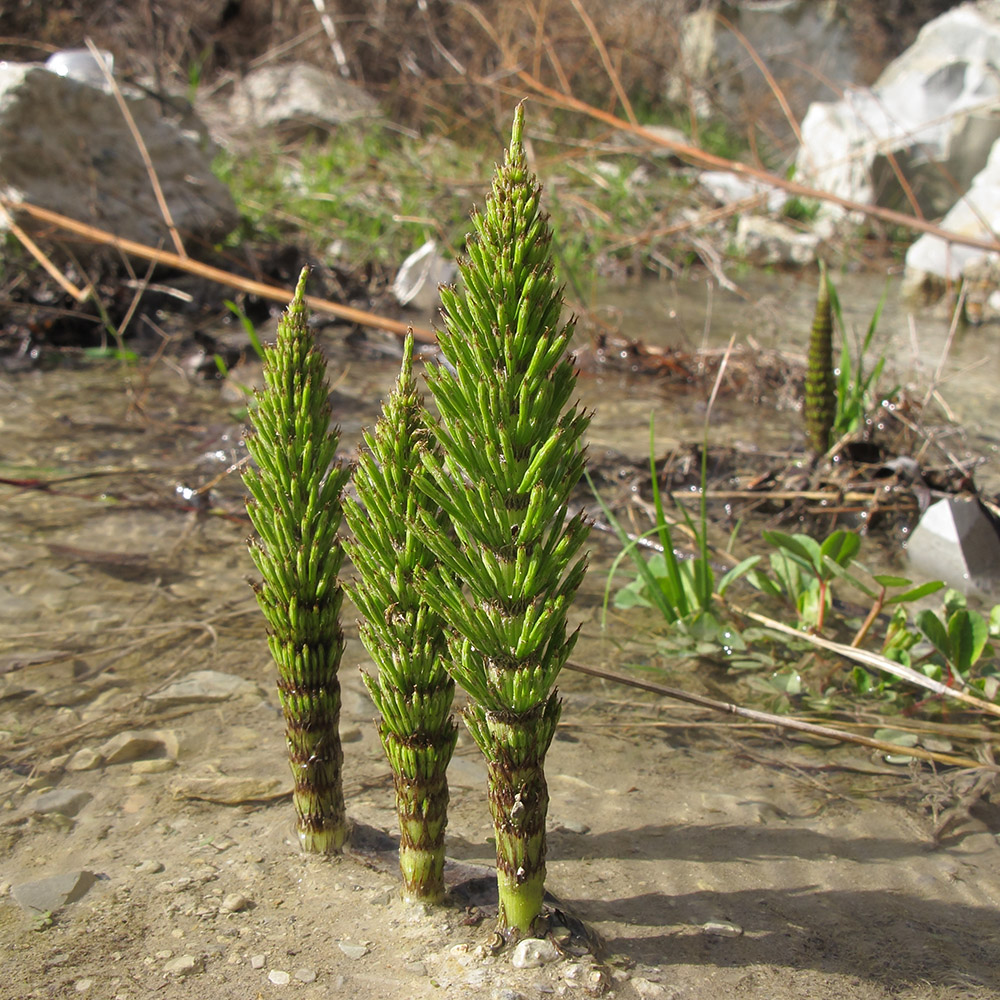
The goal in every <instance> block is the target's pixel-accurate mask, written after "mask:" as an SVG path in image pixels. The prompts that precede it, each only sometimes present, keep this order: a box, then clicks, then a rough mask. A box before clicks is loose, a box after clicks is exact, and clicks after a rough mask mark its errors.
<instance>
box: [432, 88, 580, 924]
mask: <svg viewBox="0 0 1000 1000" xmlns="http://www.w3.org/2000/svg"><path fill="white" fill-rule="evenodd" d="M523 128H524V115H523V109H522V108H520V107H518V109H517V110H516V112H515V116H514V125H513V130H512V135H511V143H510V148H509V150H508V152H507V155H506V157H505V160H504V163H503V165H502V166H500V167H499V168H498V169H497V173H496V177H495V179H494V182H493V187H492V190H491V193H490V196H489V197H488V199H487V202H486V207H485V210H484V212H483V213H482V214H481V215H480V214H474V215H473V225H474V227H475V233H474V234H473V237H472V238H471V239H470V242H469V246H468V255H469V256H468V259H467V260H465V261H463V262H461V264H460V271H461V275H462V284H463V290H462V291H458V290H456V289H455V288H444V289H442V291H441V301H442V304H443V307H444V309H443V314H444V319H445V330H444V331H442V332H441V333H440V334H439V337H438V341H439V344H440V347H441V353H442V354H443V356H444V358H445V360H446V362H447V364H444V365H437V366H428V371H427V382H428V385H429V386H430V389H431V392H432V393H433V395H434V399H435V402H436V403H437V411H438V418H437V419H435V420H433V421H432V423H431V426H432V429H433V432H434V436H435V438H436V439H437V441H438V443H439V445H440V447H441V454H440V455H439V454H437V453H436V452H432V451H429V450H428V451H426V452H425V453H424V468H425V469H426V471H427V474H428V475H427V477H426V478H425V479H424V480H422V482H421V489H423V490H425V491H426V492H427V494H428V497H429V499H430V501H431V502H432V504H433V505H435V506H437V507H440V508H441V509H442V510H443V511H444V512H445V513H446V514H447V516H448V520H449V522H450V527H451V529H452V530H451V531H450V532H445V531H442V530H441V527H440V524H439V523H438V522H437V521H435V520H432V519H431V518H429V517H428V516H427V515H426V514H421V518H420V524H421V526H422V533H423V537H424V538H425V539H426V541H427V544H428V546H429V547H430V548H431V549H432V551H433V553H434V555H435V556H436V557H437V560H438V563H437V568H436V569H435V568H429V569H428V571H427V572H426V573H425V576H424V580H425V583H424V592H425V596H426V599H427V602H428V604H429V605H430V606H431V608H433V609H434V610H435V612H437V613H438V614H439V615H440V616H441V617H442V618H443V619H445V620H446V621H447V622H448V624H449V626H450V628H451V636H450V638H449V661H448V662H449V669H450V670H451V672H452V675H453V676H454V677H455V679H456V680H457V681H458V683H459V684H461V685H462V686H463V687H464V688H465V690H466V691H467V692H468V693H469V695H470V696H471V697H472V699H473V704H472V706H471V707H470V708H469V709H468V711H467V712H466V716H465V718H466V723H467V725H468V727H469V730H470V732H471V733H472V736H473V737H474V738H475V740H476V742H477V744H478V745H479V747H480V749H481V750H482V751H483V753H484V755H485V756H486V762H487V767H488V771H489V781H490V789H489V793H490V804H491V809H492V811H493V818H494V823H495V824H496V833H497V869H498V879H499V888H500V929H501V931H502V932H507V931H517V932H519V933H522V934H530V933H531V932H532V928H533V925H534V924H535V921H536V919H537V917H538V916H539V914H540V911H541V903H542V891H543V885H544V878H545V861H544V859H545V836H544V830H545V812H546V808H547V803H548V794H547V792H546V790H545V778H544V774H543V764H544V759H545V753H546V751H547V749H548V746H549V743H550V741H551V739H552V733H553V732H554V731H555V725H556V722H557V720H558V716H559V701H558V697H557V696H556V694H555V692H554V690H553V685H554V683H555V680H556V677H557V675H558V673H559V671H560V669H561V668H562V666H563V664H564V663H565V662H566V659H567V658H568V656H569V654H570V651H571V650H572V648H573V645H574V643H575V640H576V634H575V633H573V634H569V635H568V634H567V625H566V616H567V612H568V610H569V607H570V604H571V603H572V601H573V597H574V595H575V593H576V590H577V588H578V587H579V585H580V582H581V580H582V579H583V575H584V572H585V568H586V557H585V556H581V555H580V549H581V546H582V545H583V543H584V541H585V539H586V537H587V534H588V531H589V525H588V523H587V522H586V520H585V519H584V517H583V515H582V514H578V515H576V516H574V517H569V515H568V505H569V497H570V493H571V491H572V489H573V488H574V486H575V485H576V484H577V482H578V481H579V479H580V477H581V476H582V474H583V468H584V461H585V459H584V452H583V448H582V446H581V437H582V435H583V433H584V430H585V429H586V427H587V424H588V422H589V415H588V414H586V413H585V412H583V411H582V410H580V409H579V408H578V407H577V406H576V405H575V404H574V403H572V402H571V400H572V395H573V393H574V391H575V386H576V373H575V371H574V369H573V365H572V362H571V361H570V359H569V358H568V357H567V356H566V348H567V346H568V343H569V340H570V337H571V336H572V332H573V328H572V324H563V323H562V308H563V302H562V294H561V290H560V289H559V287H558V286H557V285H556V281H555V278H554V276H553V272H552V264H551V256H552V255H551V232H550V230H549V227H548V224H547V219H546V217H545V215H544V214H543V213H542V212H541V209H540V201H541V190H540V188H539V186H538V184H537V181H536V179H535V177H534V176H533V175H532V173H531V172H530V171H529V170H528V166H527V162H526V158H525V152H524V146H523V144H522V132H523ZM428 419H430V418H428Z"/></svg>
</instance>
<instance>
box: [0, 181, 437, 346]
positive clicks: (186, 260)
mask: <svg viewBox="0 0 1000 1000" xmlns="http://www.w3.org/2000/svg"><path fill="white" fill-rule="evenodd" d="M0 206H2V207H3V208H4V209H6V210H7V211H18V212H24V213H25V214H26V215H30V216H31V217H32V218H33V219H37V220H38V221H39V222H46V223H48V224H50V225H53V226H56V227H57V228H59V229H62V230H65V231H66V232H69V233H74V234H75V235H77V236H81V237H83V238H84V239H85V240H89V241H90V242H91V243H99V244H101V245H102V246H109V247H114V248H115V249H117V250H119V251H120V252H121V253H122V254H131V255H132V256H134V257H140V258H142V259H143V260H150V261H154V262H155V263H157V264H164V265H166V266H167V267H174V268H177V270H179V271H187V272H188V273H189V274H196V275H198V276H199V277H201V278H205V279H206V280H207V281H213V282H215V283H216V284H219V285H225V286H226V287H227V288H235V289H237V290H238V291H241V292H246V293H247V294H249V295H256V296H258V297H260V298H262V299H267V300H268V301H270V302H281V303H283V304H287V303H288V301H289V299H290V298H291V297H292V291H291V290H289V289H287V288H279V287H278V286H276V285H268V284H265V283H264V282H262V281H253V280H252V279H250V278H244V277H242V276H241V275H238V274H233V273H232V272H230V271H224V270H223V269H222V268H220V267H213V266H212V265H211V264H203V263H201V262H200V261H197V260H193V259H192V258H190V257H181V256H180V255H179V254H175V253H170V252H169V251H168V250H158V249H157V248H156V247H148V246H146V245H145V244H144V243H138V242H136V241H135V240H127V239H124V238H123V237H121V236H115V235H114V234H113V233H109V232H107V230H104V229H98V228H97V227H96V226H91V225H89V224H88V223H86V222H80V221H79V220H77V219H71V218H70V217H69V216H67V215H61V214H60V213H59V212H53V211H51V209H47V208H42V207H41V206H39V205H32V204H31V203H30V202H26V201H21V202H13V201H10V200H9V199H6V198H3V197H0ZM306 303H307V305H308V306H309V308H310V309H313V310H315V311H316V312H321V313H326V314H327V315H330V316H337V317H338V318H340V319H344V320H347V321H348V322H350V323H357V324H358V325H359V326H367V327H373V328H375V329H378V330H387V331H388V332H389V333H394V334H396V335H397V336H400V337H402V336H405V334H406V332H407V330H412V331H413V337H414V339H415V340H419V341H420V342H421V343H424V344H433V343H436V342H437V336H436V334H435V333H434V331H433V330H430V329H427V328H426V327H421V326H412V325H411V324H409V323H403V322H401V321H400V320H395V319H390V318H389V317H387V316H377V315H376V314H375V313H370V312H365V311H364V310H363V309H354V308H353V307H351V306H344V305H341V304H340V303H338V302H331V301H330V300H329V299H321V298H317V297H316V296H314V295H309V296H307V297H306Z"/></svg>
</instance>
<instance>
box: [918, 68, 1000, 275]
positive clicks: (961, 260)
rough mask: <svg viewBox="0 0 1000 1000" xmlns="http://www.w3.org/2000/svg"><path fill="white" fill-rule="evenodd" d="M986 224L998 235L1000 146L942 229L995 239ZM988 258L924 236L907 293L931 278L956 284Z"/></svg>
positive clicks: (980, 237)
mask: <svg viewBox="0 0 1000 1000" xmlns="http://www.w3.org/2000/svg"><path fill="white" fill-rule="evenodd" d="M998 72H1000V68H998ZM983 221H985V222H986V223H987V224H988V225H989V226H990V230H992V231H994V232H995V231H996V227H997V226H998V225H1000V143H998V144H996V145H995V146H994V147H993V150H992V151H991V152H990V155H989V158H988V159H987V161H986V165H985V166H984V167H983V169H982V170H981V171H980V172H979V173H978V174H976V176H975V177H974V178H973V180H972V184H971V186H970V187H969V190H968V192H967V193H966V196H965V198H963V199H962V200H960V201H958V202H956V203H955V205H954V206H953V207H952V208H951V210H950V211H949V212H948V214H947V215H946V216H945V217H944V218H943V219H942V220H941V228H942V229H946V230H948V232H951V233H957V234H958V235H960V236H972V237H975V238H976V239H982V240H986V239H991V238H992V235H991V232H990V230H988V229H987V228H986V227H985V226H984V225H983ZM986 257H987V254H986V252H985V251H983V250H979V249H977V248H976V247H965V246H959V245H958V244H955V243H951V242H947V243H946V242H945V241H944V240H942V239H941V238H940V237H939V236H933V235H931V234H930V233H924V234H923V236H921V237H920V238H919V239H918V240H916V241H915V242H914V243H913V244H912V245H911V246H910V248H909V249H908V250H907V251H906V273H905V276H904V278H903V285H904V287H903V292H904V294H908V293H912V292H913V291H915V290H916V289H917V288H918V287H919V286H921V285H922V284H923V283H924V282H925V281H926V279H927V277H928V276H932V277H934V278H937V279H942V280H944V281H956V280H957V279H958V278H960V277H961V276H962V274H963V273H964V272H967V271H970V270H972V269H973V268H974V267H975V266H976V265H977V264H979V263H980V262H981V261H983V260H984V258H986Z"/></svg>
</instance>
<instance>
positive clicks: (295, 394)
mask: <svg viewBox="0 0 1000 1000" xmlns="http://www.w3.org/2000/svg"><path fill="white" fill-rule="evenodd" d="M307 275H308V269H305V268H304V269H303V271H302V274H301V276H300V277H299V282H298V286H297V288H296V290H295V297H294V298H293V299H292V302H291V304H290V305H289V307H288V309H287V311H286V312H285V314H284V316H282V318H281V320H280V321H279V323H278V334H277V340H276V342H275V344H274V346H273V347H268V348H266V349H265V355H264V383H265V387H264V389H263V391H262V392H260V393H258V394H257V406H256V407H255V408H254V409H253V410H252V411H251V414H250V425H251V433H249V434H247V438H246V444H247V450H248V451H249V453H250V455H251V457H252V458H253V460H254V462H255V463H256V465H255V467H254V468H249V469H247V471H246V472H245V473H244V475H243V480H244V482H245V484H246V487H247V489H248V490H249V492H250V500H249V501H248V503H247V510H248V512H249V514H250V521H251V523H252V524H253V526H254V528H255V529H256V532H257V537H256V538H255V539H252V540H251V542H250V553H251V555H252V557H253V560H254V563H255V564H256V566H257V569H258V570H259V571H260V575H261V577H262V581H261V582H260V583H259V584H258V585H256V586H255V588H254V589H255V591H256V594H257V601H258V603H259V605H260V608H261V610H262V611H263V613H264V617H265V619H266V620H267V623H268V645H269V646H270V649H271V655H272V656H273V658H274V662H275V664H276V666H277V668H278V696H279V698H280V700H281V707H282V711H283V713H284V718H285V738H286V743H287V746H288V759H289V763H290V765H291V769H292V777H293V780H294V790H293V795H292V801H293V803H294V806H295V812H296V816H297V821H298V822H297V826H298V835H299V842H300V844H301V846H302V849H303V850H305V851H309V852H312V853H330V852H333V851H337V850H339V849H340V848H341V847H342V846H343V844H344V841H345V840H346V839H347V829H348V828H347V818H346V814H345V809H344V795H343V778H342V775H341V769H342V763H343V752H342V750H341V744H340V733H339V722H340V683H339V681H338V679H337V671H338V669H339V667H340V659H341V656H342V655H343V651H344V636H343V632H342V631H341V628H340V606H341V602H342V600H343V592H342V590H341V588H340V586H339V583H338V574H339V572H340V564H341V561H342V559H343V551H342V548H341V545H340V541H339V539H338V537H337V531H338V529H339V527H340V523H341V520H342V511H341V493H342V491H343V488H344V485H345V483H346V481H347V479H348V477H349V475H350V472H349V470H348V469H345V468H342V467H341V466H340V465H339V464H337V463H335V461H334V456H335V454H336V451H337V444H338V441H339V434H338V431H337V430H336V429H331V427H330V416H331V413H330V403H329V390H328V387H327V382H326V362H325V361H324V359H323V356H322V354H321V353H320V352H319V350H318V349H317V347H316V344H315V342H314V339H313V336H312V333H311V332H310V330H309V327H308V324H307V319H308V314H307V310H306V306H305V301H304V299H305V285H306V277H307Z"/></svg>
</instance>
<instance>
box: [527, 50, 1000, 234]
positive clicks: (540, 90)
mask: <svg viewBox="0 0 1000 1000" xmlns="http://www.w3.org/2000/svg"><path fill="white" fill-rule="evenodd" d="M517 76H518V79H520V80H521V81H522V82H523V83H524V84H526V85H527V86H528V87H530V88H531V89H532V90H534V91H535V92H536V93H537V94H540V95H542V96H543V97H545V98H547V99H548V100H549V102H550V103H552V104H553V105H555V106H556V107H560V108H564V109H566V110H568V111H577V112H579V113H580V114H584V115H587V116H588V117H590V118H594V119H596V120H597V121H600V122H604V123H605V124H606V125H610V126H612V128H616V129H620V130H621V131H623V132H631V133H632V134H633V135H636V136H639V137H640V138H642V139H645V140H646V141H647V142H649V143H651V144H652V145H654V146H662V147H663V148H664V149H669V150H670V151H671V152H673V153H675V154H676V155H677V156H679V157H680V158H681V159H682V160H685V161H687V162H688V163H691V164H692V165H693V166H696V167H706V168H711V169H713V170H727V171H729V172H730V173H734V174H739V175H740V176H741V177H748V178H751V179H753V180H756V181H762V182H763V183H765V184H770V185H771V186H772V187H776V188H780V189H781V190H783V191H787V192H788V193H789V194H792V195H796V196H797V197H799V198H810V199H812V200H814V201H825V202H830V203H831V204H833V205H839V206H840V207H841V208H845V209H847V211H849V212H859V213H861V214H862V215H864V216H867V217H868V218H872V219H879V220H880V221H882V222H887V223H889V224H890V225H894V226H902V227H903V228H904V229H909V230H912V231H915V232H920V233H930V234H931V235H932V236H937V237H938V238H939V239H942V240H945V241H946V242H948V243H953V244H958V245H960V246H968V247H976V248H977V249H980V250H990V251H993V252H1000V242H998V241H997V240H993V239H982V238H980V237H976V236H966V235H964V234H962V233H956V232H952V231H951V230H949V229H943V228H942V227H941V226H938V225H935V224H934V223H933V222H928V221H927V220H926V219H920V218H918V217H917V216H915V215H907V214H906V213H905V212H897V211H895V210H893V209H891V208H882V207H881V206H879V205H867V204H864V203H863V202H860V201H854V200H852V199H850V198H842V197H840V196H839V195H835V194H831V193H830V192H829V191H822V190H820V189H819V188H813V187H809V186H808V185H806V184H799V183H797V182H796V181H792V180H788V179H787V178H785V177H782V176H781V175H780V174H772V173H770V172H769V171H767V170H764V169H762V168H760V167H752V166H749V165H748V164H746V163H740V162H738V161H737V160H729V159H726V158H725V157H724V156H716V155H715V154H714V153H706V152H705V151H704V150H703V149H699V148H698V147H697V146H691V145H688V144H687V143H683V142H675V141H673V140H672V139H667V138H665V137H663V136H662V135H659V134H658V133H656V132H654V131H652V130H650V129H647V128H643V127H642V126H641V125H633V124H632V123H631V122H629V121H626V120H625V119H623V118H619V117H618V116H617V115H614V114H612V113H611V112H609V111H602V110H601V109H600V108H595V107H594V106H593V105H592V104H587V102H586V101H581V100H579V99H578V98H576V97H573V96H572V95H570V94H562V93H560V92H559V91H558V90H554V89H553V88H552V87H548V86H546V85H545V84H544V83H542V82H541V80H538V79H536V78H535V77H533V76H532V75H531V74H530V73H528V72H526V71H525V70H518V72H517Z"/></svg>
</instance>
